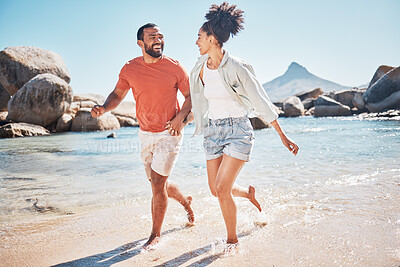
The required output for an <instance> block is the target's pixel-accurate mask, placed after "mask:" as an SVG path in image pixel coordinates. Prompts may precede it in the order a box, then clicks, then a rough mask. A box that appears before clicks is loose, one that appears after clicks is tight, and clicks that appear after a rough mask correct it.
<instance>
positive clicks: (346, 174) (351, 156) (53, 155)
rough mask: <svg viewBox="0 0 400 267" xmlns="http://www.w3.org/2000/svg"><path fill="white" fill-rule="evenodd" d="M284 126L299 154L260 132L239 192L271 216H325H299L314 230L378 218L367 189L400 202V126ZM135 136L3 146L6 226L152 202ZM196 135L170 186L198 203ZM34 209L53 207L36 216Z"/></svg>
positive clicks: (200, 157)
mask: <svg viewBox="0 0 400 267" xmlns="http://www.w3.org/2000/svg"><path fill="white" fill-rule="evenodd" d="M279 121H280V124H281V126H282V128H283V129H284V131H285V132H286V134H287V135H288V136H289V137H290V138H291V139H293V140H294V141H295V142H296V143H297V144H298V145H299V147H300V150H299V153H298V155H297V156H293V155H292V154H291V153H290V152H289V151H288V150H287V149H286V148H285V147H284V146H283V145H282V143H281V141H280V138H279V136H278V134H277V133H276V131H275V130H274V129H273V128H270V129H264V130H258V131H255V136H256V141H255V146H254V148H253V151H252V155H251V158H250V162H248V163H246V164H245V166H244V168H243V170H242V171H241V173H240V175H239V177H238V178H237V183H238V184H239V185H243V186H247V185H248V184H252V185H254V186H255V187H256V188H257V195H258V196H259V198H260V202H261V204H262V205H263V207H265V206H267V207H268V209H269V211H270V212H269V215H268V216H277V214H280V213H281V212H285V210H286V211H287V210H290V209H292V208H293V207H294V206H296V207H297V208H299V209H309V208H310V206H312V207H314V208H316V209H320V210H321V212H320V213H317V214H314V215H313V216H309V215H307V216H309V217H307V216H306V215H305V217H304V218H303V219H304V220H313V221H315V222H317V221H318V220H320V219H321V218H322V217H323V216H324V214H325V213H326V212H327V211H331V212H343V211H344V210H348V209H363V208H368V209H369V210H371V212H373V211H374V210H380V209H382V208H385V207H382V206H381V204H380V203H379V201H375V202H374V201H371V202H369V201H366V200H365V199H366V198H365V197H363V196H364V195H365V194H367V192H365V190H364V189H365V188H377V187H379V186H381V187H382V186H383V187H384V189H382V190H380V191H379V192H378V191H377V192H369V193H370V194H372V195H368V198H367V199H369V198H374V197H375V198H392V199H393V201H399V198H398V195H399V192H400V191H399V189H400V164H399V163H400V121H399V120H363V119H360V118H358V117H338V118H313V117H301V118H281V119H279ZM137 130H138V128H121V129H120V130H117V131H115V133H116V138H107V135H108V134H110V132H90V133H65V134H53V135H51V136H41V137H26V138H15V139H0V196H1V199H0V225H9V224H15V223H21V222H29V221H31V220H40V219H45V218H48V217H54V216H70V215H71V214H80V213H84V212H88V211H91V210H94V209H100V208H104V207H110V206H115V205H121V204H129V203H131V202H141V201H144V200H145V201H148V200H149V199H150V198H151V189H150V184H149V182H148V180H147V178H146V176H145V172H144V168H143V164H142V162H141V158H140V143H139V139H138V135H137ZM193 132H194V126H193V125H189V126H187V127H186V128H185V132H184V140H183V145H182V148H181V153H180V155H179V158H178V161H177V164H176V166H175V169H174V171H173V173H172V175H171V177H170V179H172V180H174V181H175V182H176V183H177V184H178V185H179V186H180V188H181V190H182V191H183V192H184V193H185V194H186V193H190V194H192V195H193V196H194V199H195V201H196V198H197V199H203V200H206V199H208V198H210V197H211V194H210V192H209V190H208V185H207V175H206V163H205V157H204V151H203V148H202V136H192V135H193ZM374 194H375V195H374ZM35 202H36V206H37V207H42V208H49V207H50V208H51V209H48V212H40V211H39V210H38V209H35V207H34V203H35ZM146 203H147V202H146ZM214 204H215V205H218V204H217V202H215V203H214ZM399 204H400V203H399ZM146 208H148V207H147V206H146ZM199 212H200V214H197V215H198V216H202V214H201V211H199ZM204 212H205V211H204ZM274 214H275V215H274ZM149 216H150V215H149ZM396 216H397V217H396ZM242 219H243V218H242ZM385 220H386V219H385ZM391 220H395V221H396V220H400V215H398V214H393V218H391ZM283 223H289V224H290V223H293V222H291V221H290V220H288V221H286V222H283Z"/></svg>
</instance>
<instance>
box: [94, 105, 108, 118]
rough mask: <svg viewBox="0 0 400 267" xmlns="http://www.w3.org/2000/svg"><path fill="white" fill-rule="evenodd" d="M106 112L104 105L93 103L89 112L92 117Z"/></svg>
mask: <svg viewBox="0 0 400 267" xmlns="http://www.w3.org/2000/svg"><path fill="white" fill-rule="evenodd" d="M105 112H106V109H105V108H104V106H101V105H95V106H93V108H92V111H91V114H92V117H93V118H98V117H100V116H101V115H103V114H104V113H105Z"/></svg>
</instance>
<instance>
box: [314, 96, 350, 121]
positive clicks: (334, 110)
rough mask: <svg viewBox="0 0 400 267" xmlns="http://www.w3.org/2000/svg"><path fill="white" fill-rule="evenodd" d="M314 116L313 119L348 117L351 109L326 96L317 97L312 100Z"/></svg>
mask: <svg viewBox="0 0 400 267" xmlns="http://www.w3.org/2000/svg"><path fill="white" fill-rule="evenodd" d="M314 106H315V109H314V116H315V117H328V116H350V115H352V112H351V109H350V108H349V107H348V106H345V105H343V104H341V103H339V102H337V101H335V100H333V99H332V98H329V97H327V96H323V95H321V96H319V97H318V98H317V99H316V100H314Z"/></svg>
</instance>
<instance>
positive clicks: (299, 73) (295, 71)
mask: <svg viewBox="0 0 400 267" xmlns="http://www.w3.org/2000/svg"><path fill="white" fill-rule="evenodd" d="M310 75H312V74H311V73H309V72H308V70H307V69H306V68H305V67H303V66H302V65H300V64H298V63H297V62H292V63H291V64H290V66H289V68H288V69H287V71H286V72H285V74H284V76H291V77H293V76H294V77H296V78H300V77H302V78H303V77H304V76H310Z"/></svg>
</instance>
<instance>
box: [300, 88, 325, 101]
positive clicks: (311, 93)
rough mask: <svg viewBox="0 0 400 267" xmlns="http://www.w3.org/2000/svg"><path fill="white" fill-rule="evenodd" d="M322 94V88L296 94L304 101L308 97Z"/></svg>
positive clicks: (314, 97) (313, 97)
mask: <svg viewBox="0 0 400 267" xmlns="http://www.w3.org/2000/svg"><path fill="white" fill-rule="evenodd" d="M322 94H323V92H322V89H321V88H315V89H314V90H310V91H307V92H303V93H299V94H296V95H295V96H297V97H298V98H300V100H301V101H304V100H306V99H308V98H312V99H316V98H317V97H319V96H320V95H322Z"/></svg>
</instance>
